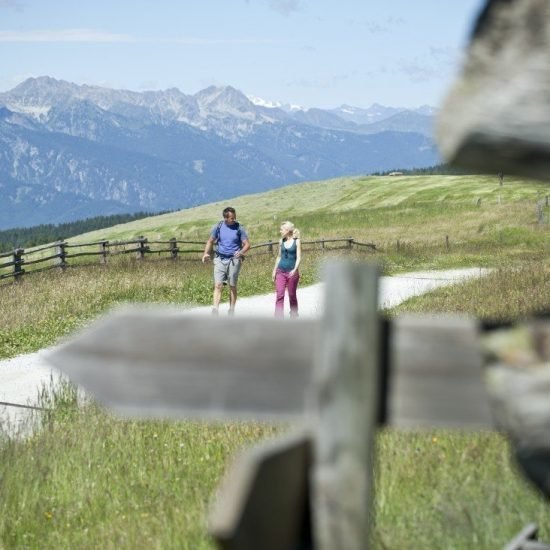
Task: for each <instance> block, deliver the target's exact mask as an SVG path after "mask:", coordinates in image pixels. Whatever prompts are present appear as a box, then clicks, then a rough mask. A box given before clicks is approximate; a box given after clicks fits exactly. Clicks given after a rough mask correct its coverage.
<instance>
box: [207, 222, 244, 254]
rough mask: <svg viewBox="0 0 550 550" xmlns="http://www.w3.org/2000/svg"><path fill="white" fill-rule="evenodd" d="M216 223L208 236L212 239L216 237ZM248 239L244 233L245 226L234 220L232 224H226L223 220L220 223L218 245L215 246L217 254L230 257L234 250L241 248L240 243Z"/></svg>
mask: <svg viewBox="0 0 550 550" xmlns="http://www.w3.org/2000/svg"><path fill="white" fill-rule="evenodd" d="M239 231H240V234H241V238H240V239H239V234H238V233H239ZM217 233H218V224H216V225H215V226H214V227H212V231H210V236H211V237H212V238H213V239H216V238H217V237H218V235H217ZM247 240H248V234H247V233H246V230H245V228H244V227H243V226H242V225H240V224H239V223H237V222H235V223H234V224H232V225H227V224H226V223H225V222H223V223H222V224H221V225H220V235H219V238H218V243H217V245H218V247H217V254H219V255H220V256H222V257H223V256H225V257H228V258H229V257H232V256H233V255H234V254H235V252H237V251H238V250H240V249H241V243H242V241H247Z"/></svg>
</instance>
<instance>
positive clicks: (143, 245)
mask: <svg viewBox="0 0 550 550" xmlns="http://www.w3.org/2000/svg"><path fill="white" fill-rule="evenodd" d="M302 245H303V246H305V247H310V246H313V247H315V246H319V247H320V248H321V249H331V250H334V249H338V248H340V249H344V248H346V249H351V248H353V247H354V246H356V247H358V248H360V249H363V250H364V249H369V250H372V251H375V250H376V245H374V244H373V243H362V242H358V241H356V240H355V239H354V238H353V237H331V238H321V239H316V240H308V241H302ZM277 246H278V241H267V242H263V243H259V244H253V245H252V246H251V247H250V250H251V251H252V252H251V254H250V255H251V256H254V255H261V254H271V255H273V254H274V253H275V252H276V248H277ZM91 247H96V250H91V249H90V248H91ZM49 250H55V253H53V254H52V253H50V254H45V252H46V251H49ZM203 250H204V241H187V240H178V239H176V238H172V239H169V240H162V241H149V240H148V239H147V238H146V237H142V236H140V237H137V238H136V239H134V240H125V241H108V240H100V241H94V242H90V243H70V242H68V241H57V242H55V243H52V244H49V245H46V246H40V247H38V248H32V249H23V248H16V249H14V250H12V251H11V252H4V253H2V254H0V258H11V261H7V262H3V263H1V264H0V281H1V280H4V279H12V278H14V279H15V280H18V279H20V278H21V277H22V276H23V275H24V274H30V273H37V272H40V271H44V270H47V269H53V268H60V269H64V268H66V267H69V266H70V265H75V264H72V263H71V262H72V260H74V259H76V258H83V257H92V256H99V262H100V263H102V264H106V263H107V258H109V257H113V256H119V255H124V254H135V256H136V259H139V260H143V259H145V258H146V257H147V256H148V255H151V254H157V255H159V256H160V255H161V254H166V255H167V256H168V257H169V258H171V259H173V260H177V259H178V258H183V257H185V256H186V255H187V257H188V258H189V255H191V254H201V253H202V252H203ZM189 259H191V258H189ZM195 259H198V258H195ZM39 264H40V265H41V266H40V267H38V268H33V269H26V268H27V267H28V266H31V265H32V266H35V265H39ZM80 265H83V264H80ZM88 265H89V264H88Z"/></svg>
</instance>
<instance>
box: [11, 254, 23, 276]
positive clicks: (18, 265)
mask: <svg viewBox="0 0 550 550" xmlns="http://www.w3.org/2000/svg"><path fill="white" fill-rule="evenodd" d="M24 253H25V249H23V248H16V249H15V250H14V251H13V275H14V278H15V280H16V281H19V280H20V279H21V276H22V275H23V273H25V270H24V269H23V267H22V265H23V264H24V263H25V260H24V259H23V258H22V256H23V254H24Z"/></svg>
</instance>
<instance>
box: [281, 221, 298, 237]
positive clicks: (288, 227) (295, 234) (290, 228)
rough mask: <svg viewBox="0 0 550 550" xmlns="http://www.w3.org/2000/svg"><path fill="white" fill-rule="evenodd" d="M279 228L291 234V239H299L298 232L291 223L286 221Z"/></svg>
mask: <svg viewBox="0 0 550 550" xmlns="http://www.w3.org/2000/svg"><path fill="white" fill-rule="evenodd" d="M281 227H284V228H285V229H286V230H287V231H290V232H291V233H292V238H294V239H299V238H300V230H299V229H297V228H296V227H295V226H294V224H293V223H292V222H289V221H286V222H283V223H282V224H281Z"/></svg>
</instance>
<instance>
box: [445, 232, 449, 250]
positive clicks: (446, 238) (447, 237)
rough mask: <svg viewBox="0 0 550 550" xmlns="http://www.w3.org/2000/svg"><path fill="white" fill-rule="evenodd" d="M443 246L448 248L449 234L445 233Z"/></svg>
mask: <svg viewBox="0 0 550 550" xmlns="http://www.w3.org/2000/svg"><path fill="white" fill-rule="evenodd" d="M445 248H446V249H447V250H449V248H450V245H449V235H445Z"/></svg>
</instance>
